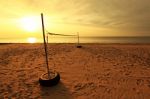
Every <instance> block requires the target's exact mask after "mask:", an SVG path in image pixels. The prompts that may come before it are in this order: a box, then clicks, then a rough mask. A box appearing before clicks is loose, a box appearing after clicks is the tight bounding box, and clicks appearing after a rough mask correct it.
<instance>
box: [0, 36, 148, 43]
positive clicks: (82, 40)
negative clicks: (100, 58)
mask: <svg viewBox="0 0 150 99" xmlns="http://www.w3.org/2000/svg"><path fill="white" fill-rule="evenodd" d="M27 39H28V38H0V43H28V41H27ZM36 39H37V40H36V42H37V43H41V42H43V39H42V38H36ZM79 41H80V43H150V37H80V40H79ZM48 42H49V43H77V42H78V39H77V38H76V37H49V40H48Z"/></svg>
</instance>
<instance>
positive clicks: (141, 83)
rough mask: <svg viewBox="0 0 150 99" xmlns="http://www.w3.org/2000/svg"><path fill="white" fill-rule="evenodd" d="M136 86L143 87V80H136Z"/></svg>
mask: <svg viewBox="0 0 150 99" xmlns="http://www.w3.org/2000/svg"><path fill="white" fill-rule="evenodd" d="M136 84H137V85H143V84H144V81H143V79H137V80H136Z"/></svg>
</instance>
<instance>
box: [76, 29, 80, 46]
mask: <svg viewBox="0 0 150 99" xmlns="http://www.w3.org/2000/svg"><path fill="white" fill-rule="evenodd" d="M77 35H78V45H79V43H80V42H79V32H77Z"/></svg>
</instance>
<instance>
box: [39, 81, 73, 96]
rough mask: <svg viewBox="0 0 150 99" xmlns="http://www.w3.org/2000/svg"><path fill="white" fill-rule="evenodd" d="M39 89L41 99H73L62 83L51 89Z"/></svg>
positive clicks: (41, 87)
mask: <svg viewBox="0 0 150 99" xmlns="http://www.w3.org/2000/svg"><path fill="white" fill-rule="evenodd" d="M40 89H41V98H42V99H74V98H73V96H72V95H71V93H70V91H69V90H68V88H66V87H65V85H64V84H63V83H62V82H59V83H58V85H56V86H53V87H43V86H40Z"/></svg>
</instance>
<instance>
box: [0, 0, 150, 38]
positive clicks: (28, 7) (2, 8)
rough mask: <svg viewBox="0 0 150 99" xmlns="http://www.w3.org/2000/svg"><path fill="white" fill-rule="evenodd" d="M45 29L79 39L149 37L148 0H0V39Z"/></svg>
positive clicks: (37, 33) (30, 34)
mask: <svg viewBox="0 0 150 99" xmlns="http://www.w3.org/2000/svg"><path fill="white" fill-rule="evenodd" d="M41 12H43V13H44V18H45V27H46V30H48V31H50V32H55V33H64V34H74V33H76V32H79V33H80V35H81V36H150V0H0V13H1V16H0V38H17V37H18V38H20V37H40V36H41V33H42V30H41V19H40V13H41Z"/></svg>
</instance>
